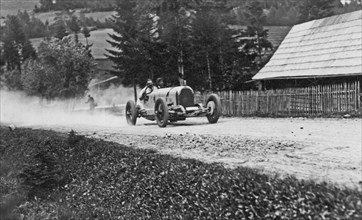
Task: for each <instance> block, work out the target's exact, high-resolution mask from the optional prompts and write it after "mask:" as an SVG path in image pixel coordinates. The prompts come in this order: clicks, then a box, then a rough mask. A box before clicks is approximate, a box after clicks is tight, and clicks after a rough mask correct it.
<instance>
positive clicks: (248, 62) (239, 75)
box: [230, 0, 272, 90]
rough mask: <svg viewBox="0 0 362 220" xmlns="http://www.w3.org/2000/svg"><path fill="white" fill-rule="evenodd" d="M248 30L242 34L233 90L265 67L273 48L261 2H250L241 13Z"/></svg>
mask: <svg viewBox="0 0 362 220" xmlns="http://www.w3.org/2000/svg"><path fill="white" fill-rule="evenodd" d="M241 16H242V17H243V19H244V21H243V22H244V23H245V24H246V25H247V28H246V29H245V30H243V31H242V32H241V33H240V36H239V41H240V43H241V44H242V45H243V46H242V47H240V49H241V53H240V54H239V56H238V59H237V62H235V68H234V70H233V73H232V75H231V78H230V81H231V82H232V83H231V87H232V89H238V90H240V88H242V86H245V84H244V85H243V82H245V81H248V80H250V79H251V78H252V76H253V75H254V74H255V73H256V72H257V71H258V70H259V69H260V68H261V67H262V66H263V65H264V55H265V53H266V51H267V50H269V49H271V48H272V45H271V43H270V42H269V41H268V30H265V29H264V25H265V23H266V15H265V14H264V11H263V7H262V4H261V3H260V2H259V1H253V0H248V1H247V3H246V5H245V8H244V10H243V11H242V13H241Z"/></svg>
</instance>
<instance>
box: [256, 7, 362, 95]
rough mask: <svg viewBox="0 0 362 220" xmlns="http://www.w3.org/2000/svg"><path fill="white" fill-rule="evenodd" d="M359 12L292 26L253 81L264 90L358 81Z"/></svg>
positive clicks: (361, 54) (361, 52)
mask: <svg viewBox="0 0 362 220" xmlns="http://www.w3.org/2000/svg"><path fill="white" fill-rule="evenodd" d="M361 76H362V11H356V12H352V13H347V14H342V15H337V16H332V17H328V18H324V19H319V20H313V21H310V22H306V23H303V24H299V25H295V26H294V27H293V28H292V29H291V30H290V32H289V34H288V35H287V36H286V37H285V39H284V40H283V42H282V43H281V45H280V46H279V48H278V50H277V51H276V52H275V53H274V55H273V56H272V58H271V59H270V61H269V62H268V63H267V64H266V65H265V66H264V68H262V69H261V70H260V71H259V72H258V73H257V74H256V75H255V76H254V77H253V80H258V81H261V82H262V84H263V87H264V88H265V89H271V88H272V89H277V88H290V87H305V86H311V85H326V84H336V83H353V82H357V81H358V82H360V81H361Z"/></svg>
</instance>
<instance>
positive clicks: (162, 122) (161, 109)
mask: <svg viewBox="0 0 362 220" xmlns="http://www.w3.org/2000/svg"><path fill="white" fill-rule="evenodd" d="M155 118H156V121H157V124H158V126H159V127H161V128H163V127H166V125H167V121H168V118H169V114H168V108H167V104H166V101H165V99H163V98H158V99H157V100H156V103H155Z"/></svg>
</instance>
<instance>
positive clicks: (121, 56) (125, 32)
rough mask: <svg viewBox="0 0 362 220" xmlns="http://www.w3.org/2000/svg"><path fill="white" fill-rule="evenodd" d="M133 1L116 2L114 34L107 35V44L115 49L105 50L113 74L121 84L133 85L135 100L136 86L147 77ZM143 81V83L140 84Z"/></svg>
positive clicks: (136, 12) (135, 7) (145, 59)
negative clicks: (120, 80)
mask: <svg viewBox="0 0 362 220" xmlns="http://www.w3.org/2000/svg"><path fill="white" fill-rule="evenodd" d="M137 10H138V8H137V2H136V1H135V0H122V1H119V2H118V5H117V9H116V11H117V14H116V15H114V16H113V17H112V19H111V21H112V22H113V24H114V28H113V30H114V31H115V32H116V34H111V35H109V36H110V38H111V40H107V42H108V43H109V44H110V45H111V46H112V47H113V48H115V49H111V50H107V52H108V54H107V57H108V58H109V59H110V60H111V61H112V62H113V63H114V67H115V69H116V70H117V72H115V74H116V75H118V76H119V77H120V78H121V79H123V82H122V83H123V84H124V85H126V86H128V85H133V88H134V94H135V99H137V87H136V85H137V84H141V85H144V82H145V80H144V76H147V77H149V73H148V69H147V58H146V57H145V56H144V48H143V47H142V39H141V36H140V31H139V29H138V25H139V18H140V15H139V12H138V11H137ZM142 80H143V82H142Z"/></svg>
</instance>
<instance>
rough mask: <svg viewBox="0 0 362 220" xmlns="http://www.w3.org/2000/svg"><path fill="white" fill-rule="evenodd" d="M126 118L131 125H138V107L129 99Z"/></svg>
mask: <svg viewBox="0 0 362 220" xmlns="http://www.w3.org/2000/svg"><path fill="white" fill-rule="evenodd" d="M125 114H126V120H127V124H129V125H136V121H137V108H136V105H135V103H134V101H132V100H129V101H128V102H127V104H126V111H125Z"/></svg>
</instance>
